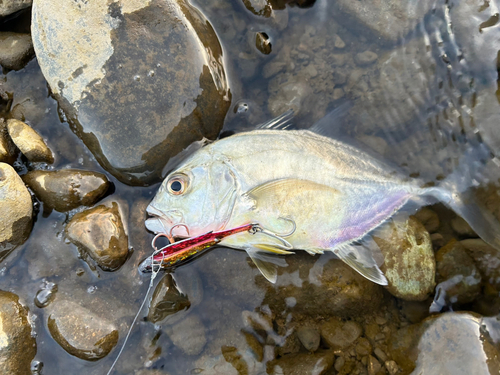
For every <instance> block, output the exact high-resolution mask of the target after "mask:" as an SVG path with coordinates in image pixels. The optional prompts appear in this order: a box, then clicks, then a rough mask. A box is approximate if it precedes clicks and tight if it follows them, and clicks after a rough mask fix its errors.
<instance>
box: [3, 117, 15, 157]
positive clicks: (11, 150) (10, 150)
mask: <svg viewBox="0 0 500 375" xmlns="http://www.w3.org/2000/svg"><path fill="white" fill-rule="evenodd" d="M15 154H16V147H15V145H14V143H12V139H10V136H9V133H8V131H7V124H6V122H5V120H4V119H3V118H0V163H7V164H12V163H13V162H14V161H15V160H16V155H15Z"/></svg>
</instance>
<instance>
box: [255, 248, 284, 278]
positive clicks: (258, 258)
mask: <svg viewBox="0 0 500 375" xmlns="http://www.w3.org/2000/svg"><path fill="white" fill-rule="evenodd" d="M246 251H247V253H248V256H249V257H250V259H252V261H253V262H254V264H255V265H256V266H257V268H258V269H259V271H260V273H262V276H264V277H265V278H266V279H267V281H269V282H271V283H273V284H275V283H276V279H277V278H278V267H287V266H288V264H287V263H286V261H285V260H284V259H283V258H277V257H272V256H270V255H266V254H264V253H262V252H261V250H259V249H256V248H253V247H252V248H249V249H247V250H246Z"/></svg>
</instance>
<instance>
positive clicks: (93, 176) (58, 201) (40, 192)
mask: <svg viewBox="0 0 500 375" xmlns="http://www.w3.org/2000/svg"><path fill="white" fill-rule="evenodd" d="M23 181H24V182H25V183H26V185H28V186H29V187H30V188H31V190H33V192H34V193H35V195H36V196H37V198H38V199H40V200H41V201H42V202H43V203H44V205H45V206H46V207H47V208H49V209H54V210H56V211H59V212H66V211H70V210H72V209H74V208H77V207H80V206H92V205H93V204H94V203H96V202H97V201H98V200H99V199H100V198H101V197H102V196H103V195H104V194H105V193H106V191H107V190H108V188H109V186H110V185H111V183H110V182H109V181H108V179H107V178H106V176H105V175H103V174H102V173H97V172H91V171H82V170H79V169H63V170H60V171H30V172H28V173H26V174H25V175H24V176H23Z"/></svg>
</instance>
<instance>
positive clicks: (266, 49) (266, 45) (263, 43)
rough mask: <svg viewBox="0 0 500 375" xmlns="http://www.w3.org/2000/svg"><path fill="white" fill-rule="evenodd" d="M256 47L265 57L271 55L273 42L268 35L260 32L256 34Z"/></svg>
mask: <svg viewBox="0 0 500 375" xmlns="http://www.w3.org/2000/svg"><path fill="white" fill-rule="evenodd" d="M255 46H256V47H257V49H258V50H259V51H260V52H262V53H263V54H264V55H269V54H270V53H271V50H272V46H271V40H270V38H269V36H268V35H267V34H266V33H263V32H258V33H256V34H255Z"/></svg>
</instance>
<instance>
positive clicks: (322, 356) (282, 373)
mask: <svg viewBox="0 0 500 375" xmlns="http://www.w3.org/2000/svg"><path fill="white" fill-rule="evenodd" d="M334 360H335V355H334V354H333V352H331V351H321V352H316V353H314V354H309V353H295V354H288V355H286V356H283V357H281V358H280V359H276V360H274V361H271V362H269V363H268V365H267V369H268V370H267V373H268V374H270V375H302V374H317V375H322V374H325V373H326V372H327V371H328V370H329V369H330V368H331V367H332V366H333V362H334Z"/></svg>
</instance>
